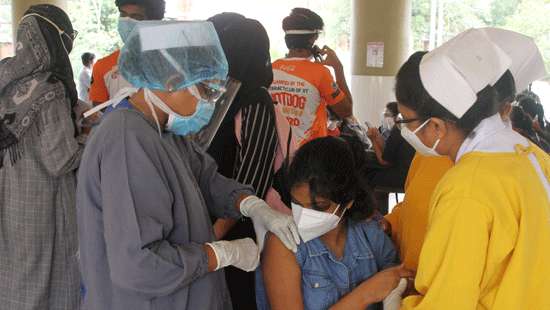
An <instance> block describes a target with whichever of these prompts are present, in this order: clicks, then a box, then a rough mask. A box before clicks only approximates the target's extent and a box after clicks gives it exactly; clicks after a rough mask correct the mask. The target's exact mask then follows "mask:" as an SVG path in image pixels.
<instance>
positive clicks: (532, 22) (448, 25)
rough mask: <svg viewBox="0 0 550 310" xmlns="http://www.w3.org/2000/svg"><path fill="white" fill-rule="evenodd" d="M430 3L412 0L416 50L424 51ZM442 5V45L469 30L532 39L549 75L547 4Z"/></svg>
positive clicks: (549, 0) (524, 0) (496, 0)
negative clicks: (504, 32) (492, 29)
mask: <svg viewBox="0 0 550 310" xmlns="http://www.w3.org/2000/svg"><path fill="white" fill-rule="evenodd" d="M430 2H431V1H430V0H413V9H412V25H411V29H412V33H413V35H412V36H413V46H414V49H415V50H424V49H426V48H427V46H428V45H427V44H425V42H426V40H428V38H429V33H430ZM437 2H439V3H440V5H443V12H444V27H443V31H444V33H443V39H444V40H443V41H447V40H448V39H450V38H452V37H453V36H455V35H457V34H458V33H460V32H462V31H464V30H467V29H469V28H477V27H500V28H505V29H509V30H513V31H517V32H520V33H523V34H525V35H528V36H531V37H533V38H534V39H535V41H536V42H537V45H538V46H539V48H540V49H541V51H542V53H543V56H544V59H545V62H546V66H547V68H548V69H549V71H550V22H548V16H550V0H438V1H437Z"/></svg>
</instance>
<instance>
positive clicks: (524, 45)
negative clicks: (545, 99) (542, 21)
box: [479, 28, 547, 92]
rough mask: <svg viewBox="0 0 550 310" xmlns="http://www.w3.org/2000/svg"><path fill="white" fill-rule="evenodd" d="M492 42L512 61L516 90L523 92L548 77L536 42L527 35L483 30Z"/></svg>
mask: <svg viewBox="0 0 550 310" xmlns="http://www.w3.org/2000/svg"><path fill="white" fill-rule="evenodd" d="M479 30H480V31H484V32H485V33H486V34H487V35H488V36H489V38H490V39H491V41H493V43H495V44H496V45H498V46H499V47H500V48H501V49H502V50H503V51H504V52H505V53H506V54H508V56H510V58H511V60H512V64H511V66H510V72H512V76H513V77H514V82H515V83H516V90H517V91H518V92H521V91H523V90H525V89H527V87H528V86H529V84H531V83H532V82H533V81H536V80H538V79H540V78H542V77H544V76H546V74H547V73H546V68H545V67H544V59H543V58H542V55H541V53H540V51H539V48H538V47H537V45H536V44H535V41H534V40H533V39H532V38H531V37H528V36H526V35H523V34H520V33H517V32H514V31H510V30H504V29H498V28H481V29H479Z"/></svg>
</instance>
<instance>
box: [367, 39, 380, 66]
mask: <svg viewBox="0 0 550 310" xmlns="http://www.w3.org/2000/svg"><path fill="white" fill-rule="evenodd" d="M367 67H369V68H383V67H384V42H368V43H367Z"/></svg>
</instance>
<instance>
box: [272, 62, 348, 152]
mask: <svg viewBox="0 0 550 310" xmlns="http://www.w3.org/2000/svg"><path fill="white" fill-rule="evenodd" d="M269 92H270V94H271V96H272V98H273V101H277V102H278V103H280V104H281V106H282V112H283V114H284V115H285V116H286V118H287V120H288V122H289V123H290V125H291V126H292V130H293V132H294V133H295V134H296V136H297V137H298V142H299V143H300V144H304V143H305V142H307V141H310V140H312V139H315V138H319V137H326V136H327V135H328V128H327V120H328V118H327V105H328V106H330V105H334V104H337V103H339V102H340V101H342V100H343V99H344V98H345V97H346V95H345V93H344V92H343V91H341V90H340V88H338V84H336V82H334V79H333V78H332V74H331V73H330V71H329V70H328V69H327V68H326V67H325V66H323V65H321V64H318V63H314V62H312V61H310V60H309V59H306V58H286V59H279V60H277V61H275V62H274V63H273V83H272V84H271V87H270V88H269Z"/></svg>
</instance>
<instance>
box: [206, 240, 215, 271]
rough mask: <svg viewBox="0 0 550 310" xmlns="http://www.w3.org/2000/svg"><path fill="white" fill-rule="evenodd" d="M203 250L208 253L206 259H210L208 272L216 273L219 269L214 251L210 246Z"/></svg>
mask: <svg viewBox="0 0 550 310" xmlns="http://www.w3.org/2000/svg"><path fill="white" fill-rule="evenodd" d="M203 249H204V252H206V257H208V272H212V271H215V270H216V268H217V267H218V260H217V259H216V254H215V253H214V250H213V249H212V247H211V246H209V245H208V244H205V245H203Z"/></svg>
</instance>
